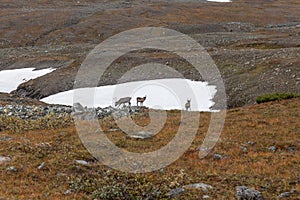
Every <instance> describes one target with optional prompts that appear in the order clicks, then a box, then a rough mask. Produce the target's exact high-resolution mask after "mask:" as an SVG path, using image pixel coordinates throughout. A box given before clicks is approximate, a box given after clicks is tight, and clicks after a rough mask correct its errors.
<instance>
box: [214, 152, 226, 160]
mask: <svg viewBox="0 0 300 200" xmlns="http://www.w3.org/2000/svg"><path fill="white" fill-rule="evenodd" d="M213 157H214V159H216V160H222V159H223V158H225V157H226V156H225V155H221V154H217V153H215V154H214V155H213Z"/></svg>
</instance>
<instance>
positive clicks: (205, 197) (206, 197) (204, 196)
mask: <svg viewBox="0 0 300 200" xmlns="http://www.w3.org/2000/svg"><path fill="white" fill-rule="evenodd" d="M209 198H210V196H208V195H203V196H202V199H209Z"/></svg>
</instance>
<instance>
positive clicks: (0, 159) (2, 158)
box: [0, 156, 11, 164]
mask: <svg viewBox="0 0 300 200" xmlns="http://www.w3.org/2000/svg"><path fill="white" fill-rule="evenodd" d="M10 161H11V159H10V157H5V156H0V164H2V163H7V162H10Z"/></svg>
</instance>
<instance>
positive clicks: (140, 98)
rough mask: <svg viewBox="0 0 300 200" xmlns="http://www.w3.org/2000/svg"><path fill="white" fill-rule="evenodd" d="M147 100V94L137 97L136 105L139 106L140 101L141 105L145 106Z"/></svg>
mask: <svg viewBox="0 0 300 200" xmlns="http://www.w3.org/2000/svg"><path fill="white" fill-rule="evenodd" d="M145 100H146V95H145V96H144V97H137V98H136V106H139V102H140V106H143V103H144V101H145Z"/></svg>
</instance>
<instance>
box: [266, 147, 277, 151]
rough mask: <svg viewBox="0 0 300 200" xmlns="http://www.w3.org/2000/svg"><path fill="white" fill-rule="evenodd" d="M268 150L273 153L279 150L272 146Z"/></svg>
mask: <svg viewBox="0 0 300 200" xmlns="http://www.w3.org/2000/svg"><path fill="white" fill-rule="evenodd" d="M268 149H269V150H270V151H273V152H275V151H276V150H277V148H276V147H275V146H270V147H269V148H268Z"/></svg>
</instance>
